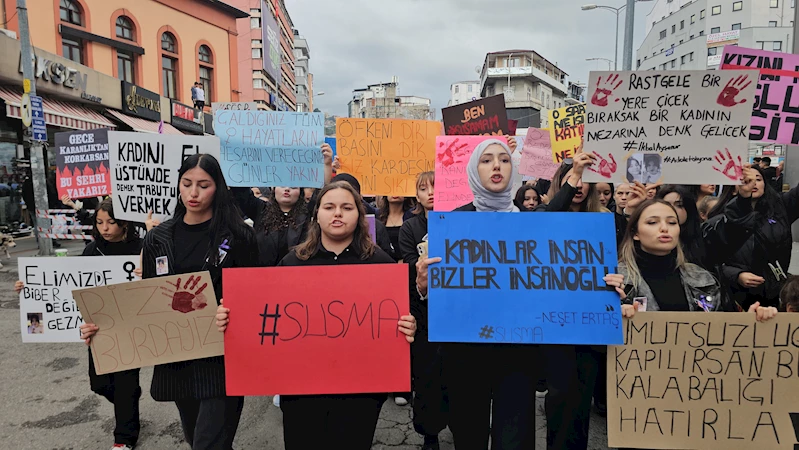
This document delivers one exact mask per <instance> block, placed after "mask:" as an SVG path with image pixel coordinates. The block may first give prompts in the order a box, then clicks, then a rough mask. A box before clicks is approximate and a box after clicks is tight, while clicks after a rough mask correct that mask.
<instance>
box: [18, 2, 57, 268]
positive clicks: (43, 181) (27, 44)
mask: <svg viewBox="0 0 799 450" xmlns="http://www.w3.org/2000/svg"><path fill="white" fill-rule="evenodd" d="M17 17H18V20H19V41H20V43H21V44H22V54H21V59H22V77H23V78H24V79H26V80H30V95H36V77H35V76H34V72H33V58H34V53H33V47H31V39H30V28H28V7H27V5H26V4H25V0H17ZM31 131H32V130H31V128H30V127H26V129H25V132H24V136H25V138H24V139H25V140H28V141H29V142H30V143H31V147H30V155H31V178H32V181H33V195H34V198H35V201H36V209H40V210H48V209H50V204H49V203H48V202H47V176H46V174H45V167H44V145H42V143H41V142H38V141H36V140H33V139H31ZM31 206H33V205H28V207H29V208H30V207H31ZM31 214H32V215H33V217H35V220H34V224H35V225H34V232H36V233H38V231H37V229H36V227H41V228H43V229H45V230H47V229H50V219H45V218H40V217H37V216H36V211H35V210H34V211H31ZM52 254H53V241H52V240H50V238H44V237H41V236H39V255H42V256H50V255H52Z"/></svg>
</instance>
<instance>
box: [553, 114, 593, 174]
mask: <svg viewBox="0 0 799 450" xmlns="http://www.w3.org/2000/svg"><path fill="white" fill-rule="evenodd" d="M584 129H585V104H584V103H580V104H579V105H571V106H566V107H563V108H558V109H550V110H549V137H550V141H551V142H552V162H556V163H561V162H563V160H564V159H566V158H574V154H575V153H577V149H578V148H580V144H581V143H582V141H583V130H584Z"/></svg>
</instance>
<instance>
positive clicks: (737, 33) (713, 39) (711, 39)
mask: <svg viewBox="0 0 799 450" xmlns="http://www.w3.org/2000/svg"><path fill="white" fill-rule="evenodd" d="M740 38H741V30H731V31H725V32H723V33H713V34H708V35H707V44H708V46H710V44H720V43H722V42H732V41H737V40H738V39H740ZM715 46H716V45H713V47H715Z"/></svg>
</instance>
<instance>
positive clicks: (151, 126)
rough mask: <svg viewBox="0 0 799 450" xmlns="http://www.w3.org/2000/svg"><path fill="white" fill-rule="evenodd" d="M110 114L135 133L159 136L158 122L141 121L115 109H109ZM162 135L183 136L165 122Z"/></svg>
mask: <svg viewBox="0 0 799 450" xmlns="http://www.w3.org/2000/svg"><path fill="white" fill-rule="evenodd" d="M106 111H108V113H109V114H111V115H112V116H114V117H116V118H117V119H119V121H120V122H122V123H124V124H126V125H127V126H129V127H131V128H133V131H140V132H142V133H155V134H158V122H153V121H152V120H147V119H139V118H138V117H132V116H128V115H126V114H122V113H121V112H119V111H114V110H113V109H107V110H106ZM163 131H164V132H163V133H162V134H183V133H181V132H180V130H178V129H177V128H175V127H173V126H172V125H170V124H168V123H166V122H164V128H163Z"/></svg>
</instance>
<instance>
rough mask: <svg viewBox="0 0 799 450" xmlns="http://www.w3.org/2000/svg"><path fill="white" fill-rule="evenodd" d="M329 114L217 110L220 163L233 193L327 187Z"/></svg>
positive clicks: (215, 116)
mask: <svg viewBox="0 0 799 450" xmlns="http://www.w3.org/2000/svg"><path fill="white" fill-rule="evenodd" d="M324 122H325V118H324V114H322V113H301V112H277V111H231V110H217V111H216V113H215V114H214V131H215V132H216V135H217V136H218V137H219V139H220V144H221V148H220V152H219V155H220V161H219V163H220V164H221V165H222V172H223V173H224V175H225V180H226V181H227V183H228V185H230V186H233V187H262V186H287V187H313V188H321V187H322V185H323V184H324V181H325V171H324V157H323V156H322V149H321V146H322V143H323V142H324V139H325V130H324Z"/></svg>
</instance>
